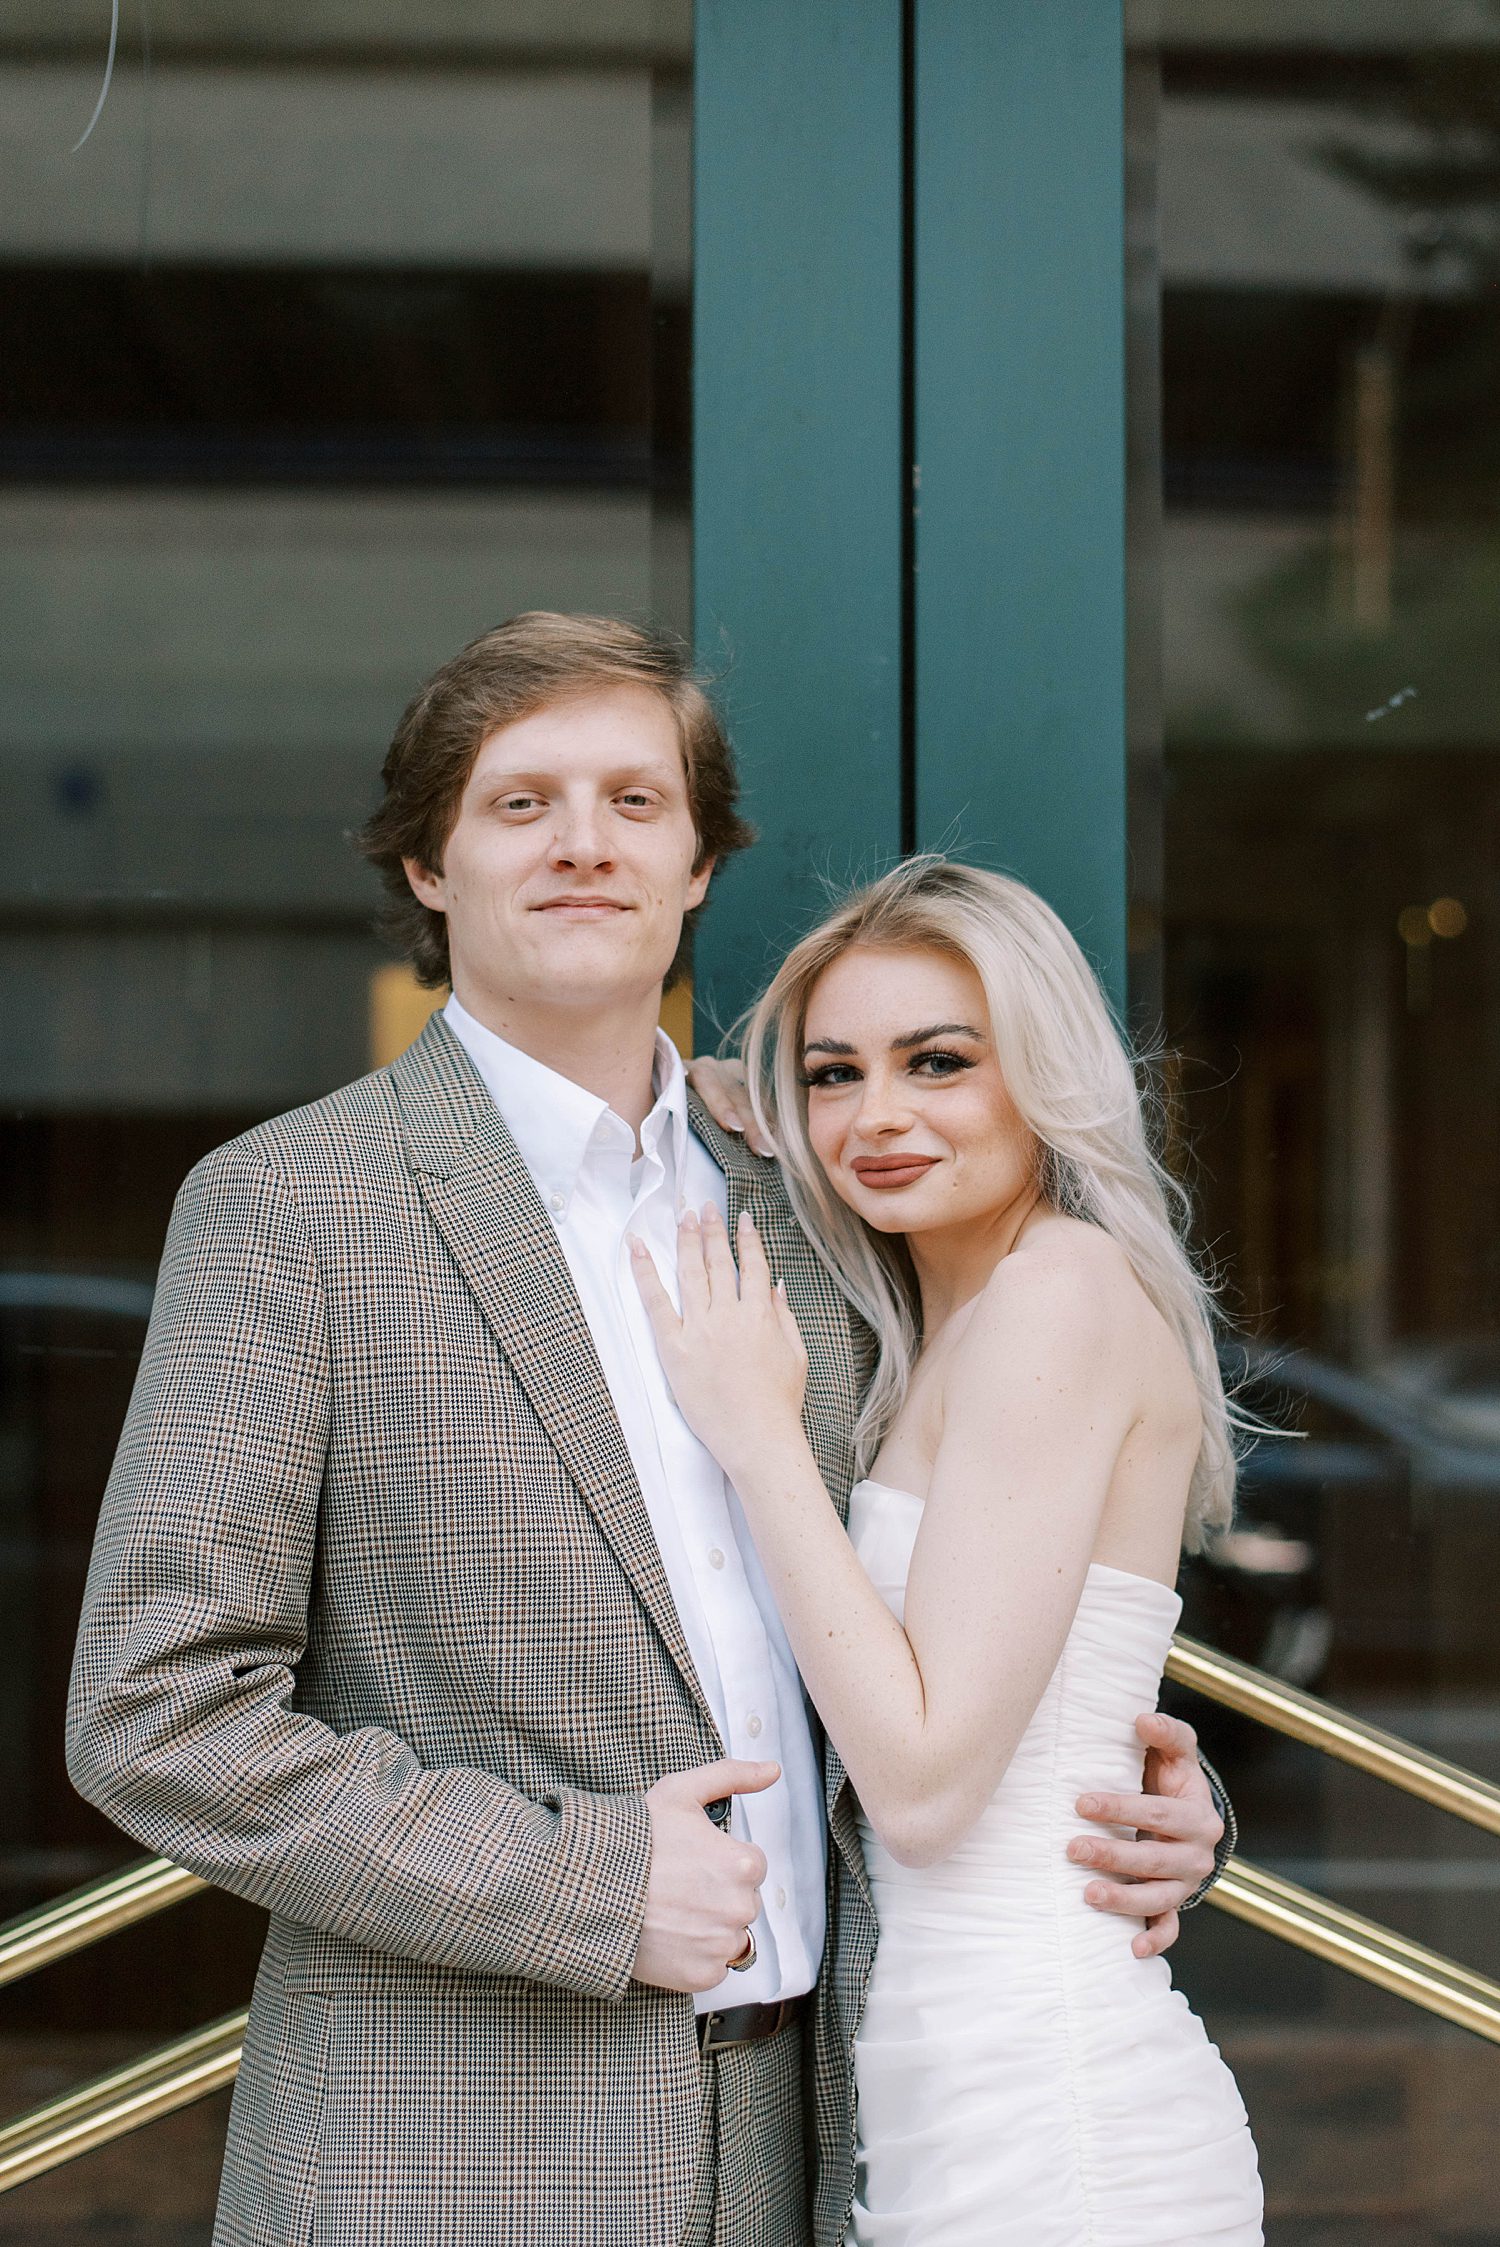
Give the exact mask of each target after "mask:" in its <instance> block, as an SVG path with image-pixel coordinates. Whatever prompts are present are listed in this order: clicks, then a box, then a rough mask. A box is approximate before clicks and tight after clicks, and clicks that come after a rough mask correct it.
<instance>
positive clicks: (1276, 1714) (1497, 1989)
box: [0, 1637, 1500, 2192]
mask: <svg viewBox="0 0 1500 2247" xmlns="http://www.w3.org/2000/svg"><path fill="white" fill-rule="evenodd" d="M1167 1675H1168V1676H1169V1677H1170V1678H1171V1679H1173V1680H1174V1682H1175V1683H1177V1684H1179V1685H1185V1686H1188V1687H1190V1688H1191V1689H1192V1690H1193V1691H1194V1692H1197V1693H1202V1694H1204V1695H1205V1696H1206V1697H1207V1698H1209V1699H1210V1700H1214V1701H1218V1702H1220V1703H1221V1704H1222V1705H1223V1706H1224V1707H1226V1708H1229V1709H1234V1710H1236V1711H1237V1712H1238V1713H1239V1714H1240V1715H1242V1716H1247V1717H1250V1718H1252V1719H1254V1720H1255V1721H1256V1722H1257V1723H1261V1724H1265V1725H1269V1726H1270V1727H1271V1728H1272V1729H1273V1730H1275V1731H1277V1732H1282V1733H1285V1734H1286V1735H1287V1736H1288V1737H1289V1738H1291V1739H1294V1740H1300V1741H1302V1742H1303V1743H1304V1744H1305V1745H1307V1746H1308V1747H1311V1748H1315V1749H1317V1750H1318V1751H1319V1752H1320V1753H1322V1754H1324V1755H1329V1756H1334V1757H1336V1758H1337V1759H1338V1760H1339V1761H1340V1762H1342V1763H1348V1764H1352V1765H1353V1766H1354V1767H1355V1768H1356V1769H1357V1770H1361V1771H1366V1772H1369V1773H1370V1774H1371V1776H1372V1777H1374V1778H1377V1779H1382V1780H1384V1781H1385V1782H1386V1783H1387V1784H1388V1785H1390V1786H1394V1787H1398V1788H1399V1789H1400V1790H1401V1791H1402V1792H1403V1793H1405V1794H1410V1795H1415V1796H1417V1797H1418V1798H1419V1799H1420V1800H1421V1801H1424V1802H1428V1803H1432V1804H1434V1805H1435V1806H1436V1807H1437V1808H1438V1809H1440V1810H1447V1811H1450V1812H1451V1813H1452V1814H1453V1816H1455V1817H1457V1818H1463V1819H1465V1820H1467V1821H1468V1823H1469V1824H1471V1825H1475V1826H1479V1827H1482V1828H1483V1829H1484V1830H1485V1831H1486V1832H1487V1833H1493V1834H1500V1787H1496V1786H1494V1785H1492V1784H1491V1783H1490V1781H1489V1780H1487V1779H1481V1778H1479V1777H1478V1776H1477V1775H1476V1774H1475V1773H1474V1772H1471V1771H1465V1770H1463V1769H1461V1767H1460V1766H1459V1765H1457V1764H1453V1763H1446V1762H1444V1761H1443V1759H1442V1758H1441V1757H1440V1756H1434V1755H1429V1754H1427V1752H1426V1751H1425V1750H1424V1749H1422V1748H1413V1747H1409V1746H1408V1745H1407V1744H1406V1742H1405V1741H1404V1740H1401V1739H1398V1738H1397V1737H1396V1735H1395V1734H1394V1733H1390V1732H1383V1731H1381V1730H1380V1728H1379V1727H1378V1726H1377V1725H1373V1724H1366V1723H1365V1722H1364V1720H1363V1719H1362V1718H1360V1717H1355V1716H1350V1715H1349V1714H1348V1713H1347V1712H1346V1711H1344V1710H1342V1709H1337V1708H1334V1707H1333V1706H1331V1704H1329V1703H1328V1702H1326V1701H1320V1700H1318V1699H1316V1698H1315V1697H1314V1696H1313V1695H1312V1694H1310V1693H1303V1692H1301V1691H1299V1689H1298V1688H1297V1687H1296V1686H1291V1685H1283V1684H1282V1683H1281V1682H1280V1681H1279V1680H1278V1679H1276V1678H1272V1677H1268V1676H1266V1674H1265V1673H1264V1672H1263V1671H1260V1670H1256V1669H1252V1668H1251V1667H1250V1666H1249V1665H1248V1664H1247V1663H1244V1662H1237V1661H1235V1660H1234V1659H1233V1658H1232V1657H1231V1656H1229V1655H1227V1654H1219V1653H1216V1652H1215V1651H1214V1649H1213V1648H1212V1647H1208V1646H1204V1645H1202V1644H1200V1643H1199V1641H1197V1640H1196V1639H1190V1638H1181V1637H1179V1638H1177V1639H1175V1640H1174V1641H1173V1645H1172V1650H1171V1653H1170V1654H1169V1656H1168V1658H1167ZM205 1885H206V1884H205V1883H204V1882H203V1881H201V1880H200V1879H199V1878H198V1876H197V1875H196V1874H195V1873H190V1872H185V1871H184V1870H183V1869H182V1867H181V1866H179V1865H173V1864H170V1863H168V1861H167V1860H166V1859H165V1858H162V1857H145V1858H141V1859H140V1860H138V1862H136V1863H135V1864H133V1865H126V1866H124V1867H123V1868H122V1869H121V1870H120V1871H119V1872H116V1873H110V1874H108V1875H106V1877H105V1878H104V1879H102V1880H97V1881H93V1882H91V1883H90V1884H89V1885H88V1886H87V1887H85V1888H78V1889H75V1890H74V1891H73V1892H72V1893H71V1894H70V1895H66V1896H62V1897H59V1898H56V1899H55V1900H54V1901H52V1902H51V1903H47V1904H43V1905H40V1906H38V1907H37V1909H36V1910H34V1911H30V1912H24V1913H22V1914H21V1916H20V1917H19V1918H18V1919H13V1920H11V1921H10V1922H9V1923H8V1924H7V1925H6V1926H4V1927H0V1984H3V1983H6V1982H11V1981H16V1980H19V1979H20V1977H21V1976H22V1975H25V1974H31V1973H35V1972H36V1970H37V1969H38V1968H39V1967H42V1966H46V1965H49V1964H50V1963H51V1962H52V1961H53V1960H54V1959H58V1958H63V1957H66V1956H67V1954H68V1953H69V1952H70V1951H76V1950H82V1949H85V1948H87V1947H88V1946H89V1945H90V1944H93V1943H97V1942H100V1941H102V1940H103V1938H104V1937H105V1936H106V1935H112V1934H114V1933H115V1932H116V1930H117V1929H119V1928H122V1927H128V1926H130V1925H132V1924H133V1922H135V1921H136V1920H140V1919H146V1918H149V1917H150V1916H151V1914H152V1913H154V1912H159V1911H166V1910H168V1909H169V1908H170V1907H171V1906H172V1905H174V1904H179V1903H182V1902H184V1901H185V1900H186V1898H188V1897H189V1896H193V1895H196V1894H197V1892H198V1891H199V1889H201V1888H202V1887H204V1886H205ZM1207 1901H1208V1902H1209V1903H1211V1904H1213V1905H1215V1906H1216V1907H1217V1908H1218V1909H1219V1910H1220V1911H1224V1912H1228V1913H1229V1914H1230V1916H1231V1917H1232V1918H1235V1919H1240V1920H1243V1921H1245V1922H1246V1924H1247V1925H1249V1926H1252V1927H1257V1928H1259V1929H1261V1931H1262V1932H1263V1933H1266V1934H1269V1935H1273V1936H1275V1937H1277V1938H1278V1939H1279V1940H1280V1941H1282V1942H1286V1943H1290V1944H1292V1945H1293V1946H1294V1947H1295V1948H1297V1949H1299V1950H1304V1951H1307V1952H1308V1953H1309V1954H1310V1955H1311V1956H1312V1957H1314V1958H1319V1959H1322V1960H1325V1961H1326V1962H1327V1963H1328V1964H1330V1965H1334V1966H1338V1967H1341V1968H1343V1969H1344V1971H1345V1972H1347V1973H1350V1974H1354V1975H1357V1976H1358V1977H1359V1978H1360V1979H1361V1980H1363V1981H1367V1982H1371V1983H1373V1984H1374V1985H1375V1986H1376V1987H1377V1988H1378V1989H1383V1990H1388V1991H1390V1992H1391V1993H1392V1994H1393V1995H1395V1996H1397V1997H1401V1998H1404V1999H1405V2000H1406V2001H1407V2002H1408V2003H1410V2004H1413V2005H1416V2006H1419V2007H1421V2008H1422V2010H1423V2011H1425V2012H1428V2013H1433V2014H1436V2015H1437V2016H1438V2017H1439V2018H1440V2019H1443V2020H1446V2021H1452V2022H1455V2023H1456V2024H1457V2025H1458V2026H1459V2027H1460V2028H1465V2029H1468V2030H1470V2031H1471V2032H1472V2033H1473V2034H1474V2035H1475V2036H1480V2037H1483V2038H1485V2039H1486V2040H1487V2041H1488V2042H1490V2043H1492V2044H1500V1983H1497V1982H1492V1981H1490V1980H1489V1979H1488V1978H1487V1977H1486V1976H1484V1975H1482V1974H1476V1973H1474V1972H1473V1971H1471V1969H1470V1968H1468V1967H1466V1966H1460V1965H1459V1964H1458V1963H1457V1961H1456V1960H1453V1959H1450V1958H1444V1957H1443V1956H1442V1955H1441V1954H1440V1953H1439V1952H1437V1951H1431V1950H1428V1949H1426V1948H1425V1947H1424V1946H1423V1945H1422V1944H1420V1943H1414V1942H1410V1941H1408V1940H1407V1938H1406V1937H1405V1936H1402V1935H1397V1934H1395V1933H1394V1932H1393V1931H1392V1930H1391V1929H1390V1928H1387V1927H1382V1926H1380V1925H1379V1924H1378V1923H1377V1922H1376V1921H1374V1920H1370V1919H1364V1918H1361V1917H1360V1915H1359V1914H1358V1913H1356V1912H1350V1911H1346V1910H1345V1909H1344V1908H1343V1906H1342V1905H1340V1904H1335V1903H1331V1902H1330V1901H1329V1900H1328V1899H1327V1898H1326V1897H1323V1896H1316V1895H1314V1894H1312V1893H1311V1892H1310V1891H1309V1890H1308V1889H1305V1888H1299V1887H1297V1886H1296V1885H1295V1883H1294V1882H1292V1881H1289V1880H1283V1879H1282V1878H1281V1876H1280V1875H1279V1874H1277V1873H1271V1872H1267V1871H1266V1870H1265V1869H1264V1868H1263V1867H1261V1866H1259V1865H1253V1864H1246V1863H1245V1861H1244V1860H1243V1859H1242V1858H1238V1857H1237V1858H1235V1859H1234V1860H1233V1861H1232V1863H1231V1864H1230V1865H1229V1866H1228V1868H1227V1869H1226V1871H1225V1872H1224V1873H1223V1874H1222V1875H1221V1876H1220V1878H1219V1880H1218V1882H1217V1883H1216V1885H1215V1886H1214V1887H1213V1888H1212V1889H1211V1890H1210V1891H1209V1895H1208V1898H1207ZM247 2020H248V2015H247V2014H245V2013H231V2014H227V2015H226V2016H225V2018H224V2019H223V2020H221V2021H216V2022H213V2023H212V2024H210V2026H209V2027H207V2028H203V2029H198V2030H196V2031H194V2033H193V2034H192V2035H190V2036H185V2037H181V2038H179V2039H178V2040H177V2041H176V2042H175V2043H172V2044H167V2045H163V2046H162V2047H161V2048H160V2049H159V2050H157V2051H155V2052H149V2053H147V2054H146V2055H145V2056H144V2057H143V2058H142V2059H139V2060H132V2061H129V2062H127V2063H126V2064H125V2065H124V2066H123V2067H119V2068H115V2069H113V2070H111V2071H110V2073H109V2074H107V2075H103V2076H99V2077H97V2078H96V2079H95V2080H94V2081H93V2082H91V2083H85V2084H82V2085H81V2086H80V2087H79V2088H78V2089H76V2090H73V2091H67V2092H64V2093H62V2094H61V2096H60V2097H58V2098H56V2099H50V2100H47V2101H46V2102H45V2103H44V2104H43V2105H41V2106H39V2107H34V2108H33V2109H32V2110H31V2111H30V2112H29V2113H27V2114H23V2115H19V2116H17V2117H16V2119H15V2120H14V2121H12V2122H8V2123H5V2124H3V2125H0V2192H8V2191H10V2190H11V2189H12V2188H13V2187H14V2186H16V2185H20V2184H24V2183H25V2182H26V2181H27V2179H28V2178H30V2177H36V2176H40V2175H41V2174H42V2172H43V2171H44V2170H47V2169H53V2168H56V2167H57V2166H58V2164H59V2163H61V2162H64V2161H71V2160H73V2159H75V2158H76V2157H77V2156H78V2155H79V2154H83V2153H87V2152H89V2151H90V2150H91V2149H92V2148H93V2147H95V2146H100V2145H105V2144H107V2143H108V2142H109V2141H110V2140H111V2139H114V2138H120V2137H124V2136H125V2135H126V2134H127V2133H128V2132H129V2131H132V2130H138V2129H140V2128H141V2127H142V2126H143V2125H144V2124H146V2123H148V2122H154V2121H156V2120H157V2119H158V2118H159V2117H160V2116H162V2115H166V2114H171V2113H174V2112H175V2111H176V2110H177V2109H178V2108H179V2107H185V2106H189V2105H191V2104H192V2103H193V2102H194V2101H195V2100H197V2099H202V2098H207V2097H208V2096H209V2095H210V2093H212V2092H214V2091H218V2090H222V2089H223V2088H224V2086H225V2085H226V2084H228V2083H232V2082H233V2080H234V2078H235V2075H236V2074H237V2072H238V2070H239V2064H240V2054H241V2050H242V2047H243V2043H244V2036H245V2027H246V2022H247Z"/></svg>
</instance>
